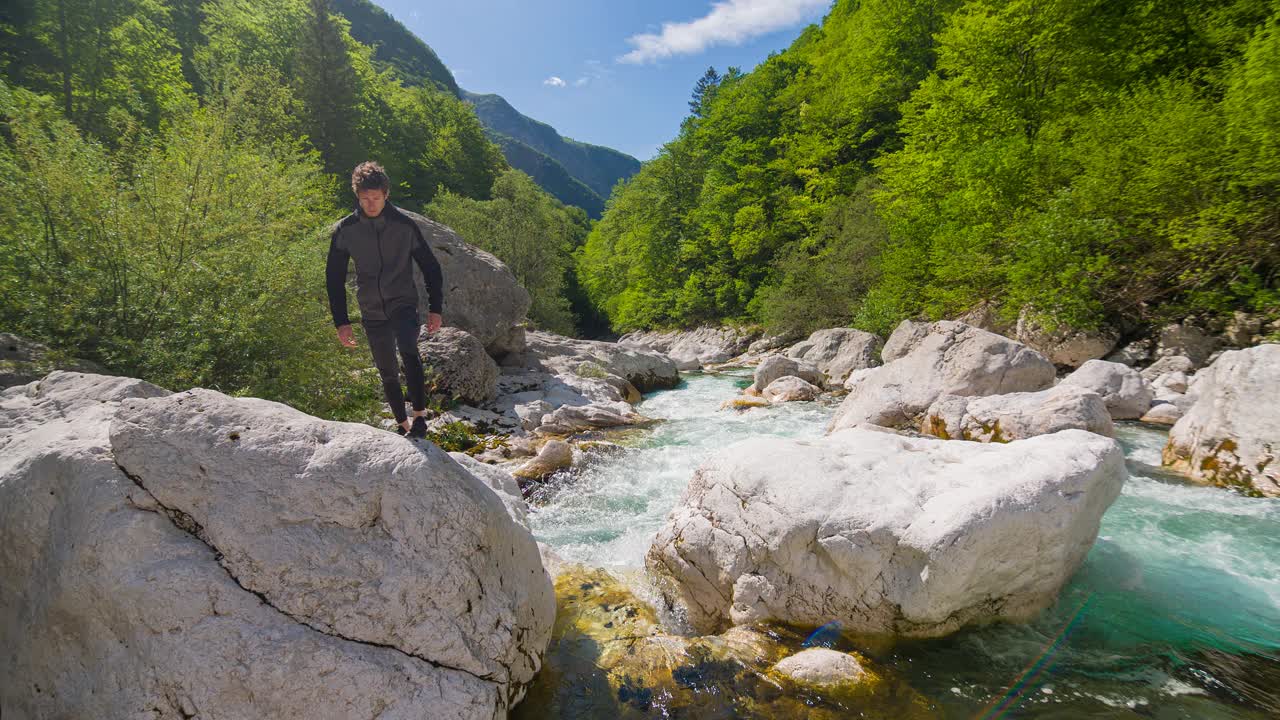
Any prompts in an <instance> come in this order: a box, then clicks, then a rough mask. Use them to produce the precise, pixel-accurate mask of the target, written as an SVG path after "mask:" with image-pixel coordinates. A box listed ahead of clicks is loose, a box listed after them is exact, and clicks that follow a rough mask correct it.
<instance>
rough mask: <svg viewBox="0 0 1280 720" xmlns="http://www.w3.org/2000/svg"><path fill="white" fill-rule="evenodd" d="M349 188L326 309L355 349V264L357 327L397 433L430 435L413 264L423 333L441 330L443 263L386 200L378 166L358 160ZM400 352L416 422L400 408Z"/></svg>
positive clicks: (335, 238) (332, 252) (387, 185)
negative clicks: (351, 265)
mask: <svg viewBox="0 0 1280 720" xmlns="http://www.w3.org/2000/svg"><path fill="white" fill-rule="evenodd" d="M351 190H352V192H354V193H355V194H356V198H357V200H358V201H359V208H357V209H356V211H355V212H353V213H351V214H350V215H348V216H347V217H345V218H343V219H342V220H341V221H339V222H338V224H337V226H336V227H335V228H334V230H333V235H332V236H331V237H330V239H329V262H328V266H327V268H326V270H325V280H326V285H327V288H328V291H329V311H330V312H331V313H333V324H334V326H335V327H337V329H338V341H339V342H341V343H342V344H343V345H344V346H346V347H355V346H356V340H355V337H354V336H353V335H352V332H351V322H350V320H348V318H347V290H346V280H347V264H348V260H350V259H351V258H355V261H356V304H357V305H359V307H360V322H361V323H363V324H364V331H365V335H366V336H367V337H368V338H369V351H370V352H371V353H372V354H373V364H374V366H376V367H377V368H378V375H379V376H381V378H382V390H383V393H384V394H385V395H386V397H387V404H389V405H390V406H391V412H393V413H395V416H396V432H398V433H399V434H401V435H406V434H407V435H409V436H410V437H417V438H421V437H425V436H426V434H427V421H426V418H425V417H423V416H424V415H425V414H426V408H427V402H426V388H425V387H424V385H425V380H424V378H423V371H422V358H421V357H419V356H418V331H419V327H420V326H421V319H420V317H419V315H418V291H417V288H416V287H415V286H414V282H413V265H412V263H417V264H418V267H419V268H420V269H421V270H422V277H423V279H425V280H426V285H427V301H428V308H429V311H430V312H429V313H428V315H427V332H429V333H433V332H435V331H437V330H439V329H440V323H441V317H440V312H441V305H442V302H443V295H444V292H443V288H444V283H443V281H442V279H441V276H440V263H438V262H436V258H435V256H434V255H432V254H431V248H430V247H428V246H427V242H426V239H424V238H423V237H422V231H421V230H420V229H419V228H418V224H417V223H415V222H414V221H413V220H412V219H410V218H409V217H408V216H407V215H405V214H404V213H402V212H400V210H399V209H397V208H396V207H395V206H394V205H392V204H391V203H389V202H387V198H388V197H389V196H390V194H391V180H390V178H388V177H387V173H386V171H385V170H384V169H383V168H382V166H381V165H379V164H378V163H375V162H363V163H360V164H359V165H357V166H356V169H355V171H354V172H352V173H351ZM397 351H399V355H400V359H401V360H402V361H403V362H404V375H405V379H406V380H407V381H408V383H409V402H410V403H412V404H413V422H412V423H410V422H409V419H408V417H406V414H405V410H404V395H403V394H402V393H401V391H400V368H399V363H397V362H396V354H397Z"/></svg>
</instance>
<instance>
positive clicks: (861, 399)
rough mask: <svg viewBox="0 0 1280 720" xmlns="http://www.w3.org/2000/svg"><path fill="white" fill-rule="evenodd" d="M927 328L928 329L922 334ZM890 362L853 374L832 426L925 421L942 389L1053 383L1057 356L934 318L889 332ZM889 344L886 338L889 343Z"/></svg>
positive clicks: (984, 391) (994, 391)
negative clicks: (902, 351) (921, 325)
mask: <svg viewBox="0 0 1280 720" xmlns="http://www.w3.org/2000/svg"><path fill="white" fill-rule="evenodd" d="M921 332H923V335H922V334H921ZM890 343H892V344H894V348H895V349H894V354H896V353H897V352H899V351H900V350H899V349H900V348H906V349H907V352H906V353H905V354H903V355H901V356H898V357H897V359H895V360H892V361H890V362H888V364H887V365H884V366H881V367H879V368H875V369H873V370H869V371H857V372H854V373H852V374H851V375H850V378H849V380H848V381H846V382H845V387H846V388H848V389H849V395H848V397H846V398H845V399H844V402H842V403H841V404H840V408H839V410H837V412H836V415H835V417H834V418H833V419H832V421H831V423H830V425H829V426H828V432H832V431H835V430H839V429H841V428H846V427H853V426H854V425H859V424H862V423H870V424H872V425H881V426H884V427H891V428H904V427H913V428H914V427H919V426H920V422H921V420H922V416H923V414H924V413H925V411H926V410H928V409H929V406H930V405H932V404H933V402H934V401H935V400H937V399H938V397H939V396H941V395H966V396H982V395H1003V394H1006V393H1011V392H1030V391H1035V390H1042V389H1044V388H1047V387H1050V386H1051V385H1053V381H1054V377H1055V371H1054V367H1053V364H1052V363H1050V362H1049V361H1048V359H1046V358H1045V357H1044V356H1043V355H1041V354H1040V353H1038V352H1036V351H1034V350H1032V349H1030V348H1028V347H1026V346H1025V345H1022V344H1020V343H1016V342H1014V341H1012V340H1009V339H1008V338H1005V337H1001V336H999V335H996V334H994V333H989V332H987V331H986V330H979V329H977V328H974V327H970V326H968V325H965V324H963V323H957V322H949V321H942V322H936V323H932V324H930V325H929V326H927V327H926V328H925V329H924V330H923V331H921V330H920V328H917V327H915V326H907V325H906V323H904V324H903V325H901V326H899V329H898V330H896V331H894V337H893V338H890ZM888 347H889V345H886V348H888Z"/></svg>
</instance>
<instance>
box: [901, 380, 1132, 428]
mask: <svg viewBox="0 0 1280 720" xmlns="http://www.w3.org/2000/svg"><path fill="white" fill-rule="evenodd" d="M1072 428H1074V429H1079V430H1086V431H1088V432H1093V433H1097V434H1099V435H1105V436H1107V437H1115V426H1114V425H1112V423H1111V414H1110V413H1109V412H1107V405H1106V403H1105V402H1104V401H1103V400H1102V396H1100V395H1098V394H1097V393H1095V392H1093V391H1091V390H1086V389H1084V388H1082V387H1078V386H1074V385H1066V384H1061V385H1057V386H1056V387H1052V388H1049V389H1048V390H1040V391H1037V392H1025V393H1009V394H1007V395H988V396H985V397H963V396H960V395H943V396H941V397H939V398H938V399H937V400H936V401H934V403H933V405H931V406H930V407H929V410H928V411H927V412H926V413H925V418H924V420H923V422H922V423H921V426H920V432H922V433H924V434H926V435H933V436H934V437H940V438H944V439H949V440H976V441H978V442H1010V441H1012V440H1023V439H1026V438H1029V437H1035V436H1036V435H1048V434H1050V433H1055V432H1058V431H1059V430H1068V429H1072Z"/></svg>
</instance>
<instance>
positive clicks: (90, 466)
mask: <svg viewBox="0 0 1280 720" xmlns="http://www.w3.org/2000/svg"><path fill="white" fill-rule="evenodd" d="M165 395H167V393H166V392H165V391H164V390H161V389H160V388H156V387H155V386H151V385H148V384H147V383H143V382H141V381H138V380H133V379H128V378H111V377H104V376H97V375H85V374H79V373H53V374H51V375H49V376H48V377H46V378H45V379H44V380H41V381H39V382H36V383H32V384H30V385H27V386H23V387H15V388H11V389H10V390H8V391H6V392H4V393H0V577H3V578H4V581H3V582H0V647H3V648H4V652H2V653H0V707H2V711H3V714H4V716H5V717H6V718H8V717H10V716H11V715H12V716H13V717H14V718H36V717H102V718H132V717H163V718H179V717H211V718H212V717H224V718H258V717H305V718H314V719H315V720H329V719H331V718H332V719H334V720H338V719H339V718H349V717H383V718H388V719H390V718H410V717H456V718H468V719H471V718H474V719H477V720H480V719H493V718H499V717H504V716H505V713H506V709H507V708H509V707H510V706H511V704H513V703H514V701H515V700H516V699H517V698H518V696H519V692H520V690H519V684H518V683H516V682H514V681H512V680H509V681H506V682H502V681H497V680H495V679H492V678H483V677H479V676H477V675H475V674H473V673H470V672H466V671H464V670H461V669H457V668H451V667H446V666H444V665H435V664H432V663H431V662H429V661H428V660H426V659H424V658H422V657H418V656H415V655H412V654H410V653H409V652H408V650H409V649H410V648H409V647H408V646H407V645H398V644H387V645H385V646H383V645H375V644H370V643H367V642H360V641H353V640H351V639H347V638H345V637H343V636H342V635H341V633H340V632H338V631H337V630H335V629H334V628H332V627H323V626H320V625H319V624H316V625H310V624H308V623H307V622H304V621H302V620H304V618H300V617H298V616H293V615H292V614H286V613H285V612H282V611H281V610H280V609H278V607H277V606H276V605H275V604H274V603H273V602H272V600H271V599H270V597H269V596H260V595H258V594H255V592H252V591H250V590H248V589H246V588H245V587H243V586H242V585H241V578H240V577H238V576H237V575H236V573H235V569H234V562H235V561H234V559H233V558H231V557H226V558H224V557H222V556H221V554H220V553H219V552H218V551H217V550H216V549H215V548H213V547H211V546H209V545H208V544H207V543H206V541H205V540H203V539H201V537H200V535H204V536H205V537H208V535H209V534H210V533H212V532H213V530H212V529H211V528H212V527H213V526H216V525H218V524H219V523H211V524H210V526H209V527H205V528H201V527H199V526H198V524H197V523H196V521H195V520H194V518H193V516H192V515H190V514H188V513H185V512H183V511H181V510H178V509H173V508H168V507H166V505H165V504H164V503H163V502H162V501H161V500H159V499H157V498H156V497H154V496H152V495H151V494H150V493H149V492H147V490H145V489H144V488H143V487H140V486H139V485H138V484H136V483H135V482H134V481H133V480H131V479H130V478H129V477H127V476H126V475H125V473H124V472H123V471H122V470H121V468H120V467H119V466H117V464H116V462H115V460H116V458H115V457H114V456H113V453H112V447H111V442H110V438H109V435H108V429H109V427H110V423H111V421H112V418H113V417H114V416H115V414H116V413H117V411H118V409H119V406H120V404H121V402H139V403H146V402H161V403H164V402H171V401H172V400H171V398H172V396H169V397H168V398H165V397H164V396H165ZM145 398H161V399H159V400H154V399H153V400H144V399H145ZM186 422H187V419H186V418H184V421H183V423H181V425H184V426H185V425H186ZM189 422H190V424H191V425H192V426H195V425H199V424H200V423H201V422H202V420H201V419H200V418H194V417H193V418H190V420H189ZM314 422H320V421H314ZM327 425H329V426H337V427H341V428H345V427H354V426H345V425H340V424H337V423H328V424H327ZM365 430H367V431H368V433H372V434H375V435H378V436H380V437H382V436H386V437H387V438H388V439H390V440H391V441H392V442H395V443H398V444H400V445H404V446H409V447H411V444H410V443H408V442H407V441H405V440H403V439H400V438H396V437H395V436H392V435H387V434H385V433H381V432H379V431H377V430H374V429H372V428H365ZM172 431H173V432H180V429H179V428H177V427H175V428H173V429H172ZM156 432H157V433H158V434H164V433H165V432H166V431H164V430H160V429H158V428H157V429H156ZM255 432H256V431H251V432H250V433H249V434H248V435H249V437H260V436H257V435H255ZM206 440H210V441H211V440H213V438H212V437H210V438H206ZM310 442H312V441H311V439H310V438H309V437H308V436H307V433H306V432H303V433H302V434H301V435H299V436H296V437H294V438H293V439H292V440H291V441H290V443H289V449H286V450H284V452H297V451H298V450H299V448H301V447H303V446H305V445H307V444H309V443H310ZM375 445H376V443H375ZM381 449H382V448H381V447H379V448H378V450H379V451H380V450H381ZM369 454H370V451H365V450H359V449H355V450H352V453H351V454H350V455H349V456H348V457H349V458H350V459H349V463H350V464H351V465H353V466H354V465H357V464H359V463H360V460H358V459H356V457H355V456H368V455H369ZM166 456H167V457H166V464H165V465H164V466H163V468H161V469H160V473H162V474H172V475H173V476H174V477H176V478H182V479H183V480H184V481H185V480H187V479H189V478H190V473H191V472H195V470H194V469H195V468H197V467H198V466H199V464H200V463H201V461H202V459H203V458H202V457H199V456H190V455H187V454H185V453H184V452H181V451H178V450H177V449H176V448H175V449H174V450H173V451H172V452H167V453H166ZM232 465H233V466H234V467H236V468H240V469H242V468H243V466H242V465H241V464H240V463H239V462H235V463H233V464H232ZM205 467H206V469H207V470H208V471H209V472H210V473H211V474H214V475H217V474H219V473H220V472H221V471H220V470H219V469H218V468H217V467H215V466H211V465H206V466H205ZM279 469H280V467H279V465H275V464H272V465H268V466H265V467H263V468H261V469H259V468H254V472H252V473H251V474H252V475H253V479H254V481H255V482H256V483H258V485H257V487H260V488H269V487H273V486H275V485H278V484H287V483H289V482H292V481H294V480H295V478H294V477H291V476H287V475H284V474H281V473H279V472H278V470H279ZM246 474H250V473H246ZM148 476H150V472H148ZM147 479H148V477H143V476H139V478H138V480H139V481H140V482H146V481H147ZM162 484H163V483H162ZM484 492H486V493H487V492H488V491H487V490H485V491H484ZM267 499H268V498H266V497H265V494H264V493H258V492H252V493H249V495H248V496H247V497H246V498H245V502H246V503H253V502H255V501H259V500H267ZM351 500H352V499H351V498H346V499H345V501H346V502H347V503H348V505H349V506H350V505H354V504H355V503H354V502H351ZM390 500H391V497H388V501H390ZM304 510H305V509H304V508H298V509H297V510H295V511H293V512H291V513H290V518H291V519H294V520H299V521H301V522H303V523H305V522H306V520H305V519H303V518H302V514H303V512H304ZM418 510H419V509H418V508H415V507H410V506H405V507H402V508H400V509H399V510H397V509H395V508H394V506H393V505H390V504H389V507H388V511H389V512H400V511H407V512H417V511H418ZM427 512H429V510H427ZM495 514H496V513H495ZM262 515H263V511H259V512H255V513H251V514H248V515H247V516H246V517H245V518H244V519H243V523H244V525H245V528H244V529H245V532H246V533H251V532H252V531H253V528H251V527H249V526H250V525H252V523H253V521H254V519H260V518H261V517H262ZM506 522H508V523H509V522H510V520H509V519H508V520H506ZM326 530H327V528H324V527H316V528H315V533H316V534H317V535H321V534H323V533H324V532H325V531H326ZM378 532H380V531H378ZM295 540H296V538H295V536H293V535H292V534H290V533H281V534H280V536H279V544H280V545H282V546H285V547H282V548H281V550H280V552H281V553H288V552H289V550H288V548H287V546H288V545H289V544H290V543H291V542H294V541H295ZM347 558H348V556H347V555H346V554H345V553H339V554H338V555H337V556H336V557H334V558H331V559H332V560H335V561H336V562H337V563H338V564H339V565H342V564H343V563H344V562H345V561H346V560H347ZM326 561H328V559H327V560H326ZM375 565H376V563H375ZM294 579H297V578H296V576H295V577H294ZM508 580H509V581H510V580H511V578H509V579H508ZM359 589H360V588H354V589H353V590H354V591H357V592H358V591H359ZM345 594H346V593H345V591H337V592H336V594H335V595H334V596H333V597H332V598H331V599H332V600H333V601H334V602H335V603H336V602H341V601H342V598H343V596H345ZM544 610H545V611H546V612H550V611H551V610H552V608H551V607H550V603H548V607H546V608H544ZM548 629H549V626H548ZM533 634H534V635H537V634H538V633H536V632H534V633H533ZM533 640H534V638H527V639H526V641H525V642H524V643H521V645H522V646H525V647H529V649H532V647H530V646H531V643H532V642H533ZM542 642H545V637H544V639H543V640H542ZM535 656H536V653H535ZM523 664H524V665H526V666H527V665H530V664H536V663H529V662H525V663H523Z"/></svg>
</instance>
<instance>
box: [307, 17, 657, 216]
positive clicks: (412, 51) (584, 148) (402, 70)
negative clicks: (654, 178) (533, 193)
mask: <svg viewBox="0 0 1280 720" xmlns="http://www.w3.org/2000/svg"><path fill="white" fill-rule="evenodd" d="M331 1H332V3H333V9H334V10H336V11H337V12H338V13H340V14H341V15H342V16H343V17H345V18H346V19H347V20H348V21H349V22H350V23H351V31H350V32H351V37H353V38H355V39H356V40H359V41H360V42H362V43H365V44H366V45H370V46H372V47H373V48H374V53H373V57H374V60H375V61H376V62H377V63H379V64H380V65H381V66H383V67H390V68H392V69H394V70H395V72H396V74H397V75H398V76H399V77H400V79H401V80H402V81H403V82H404V83H405V84H406V85H413V86H421V87H429V86H435V87H437V88H439V89H440V90H443V91H444V92H447V93H450V94H452V95H454V96H455V97H458V98H460V99H463V100H466V101H468V102H470V103H471V104H472V106H473V107H474V108H475V111H476V116H477V117H478V118H479V119H480V123H481V124H482V125H484V127H485V129H486V130H487V131H488V135H489V137H490V139H491V140H493V142H494V143H495V144H497V145H498V147H500V148H501V149H502V155H503V157H505V158H506V160H507V162H508V163H509V164H510V165H511V167H514V168H516V169H517V170H521V171H523V172H525V173H527V174H528V175H529V176H530V177H532V178H533V180H534V182H536V183H537V184H538V186H539V187H541V188H542V189H543V190H546V191H547V192H548V193H550V194H551V195H552V196H554V197H555V198H556V199H557V200H559V201H560V202H562V203H564V204H566V205H574V206H577V207H580V208H582V209H583V210H585V211H586V212H587V214H588V215H590V216H591V217H593V218H599V217H600V216H601V215H602V214H603V213H604V206H605V200H606V198H608V197H609V194H610V193H611V192H612V191H613V186H614V185H615V184H617V182H618V181H619V180H624V179H626V178H629V177H631V176H632V175H634V174H636V173H637V172H639V170H640V161H639V160H637V159H635V158H633V157H631V156H630V155H627V154H626V153H622V152H619V151H617V150H614V149H612V148H607V147H601V146H599V145H590V144H587V143H582V142H578V141H576V140H571V139H569V138H566V137H563V136H561V135H560V133H559V132H557V131H556V129H555V128H553V127H551V126H550V125H547V124H546V123H543V122H539V121H537V120H534V119H533V118H530V117H527V116H525V115H523V114H521V113H520V112H519V111H518V110H516V109H515V108H514V107H512V106H511V104H510V103H508V102H507V101H506V100H505V99H503V98H502V97H501V96H499V95H479V94H476V93H470V92H467V91H465V90H463V89H461V88H459V87H458V82H457V80H456V79H455V78H454V77H453V73H451V72H449V68H448V67H446V66H445V64H444V62H443V61H441V60H440V57H439V56H438V55H436V53H435V51H433V50H432V49H431V47H430V46H428V45H427V44H426V43H425V42H423V41H422V39H421V38H419V37H418V36H417V35H414V34H413V33H412V32H411V31H410V30H409V29H408V28H406V27H405V26H404V25H403V24H402V23H401V22H400V21H399V20H396V19H395V18H394V17H392V16H391V15H390V14H389V13H387V11H386V10H383V9H382V8H381V7H378V6H377V5H375V4H374V3H372V2H370V1H369V0H331Z"/></svg>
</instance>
